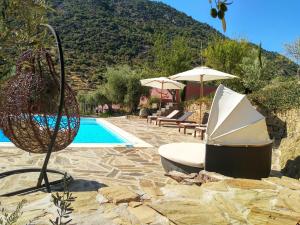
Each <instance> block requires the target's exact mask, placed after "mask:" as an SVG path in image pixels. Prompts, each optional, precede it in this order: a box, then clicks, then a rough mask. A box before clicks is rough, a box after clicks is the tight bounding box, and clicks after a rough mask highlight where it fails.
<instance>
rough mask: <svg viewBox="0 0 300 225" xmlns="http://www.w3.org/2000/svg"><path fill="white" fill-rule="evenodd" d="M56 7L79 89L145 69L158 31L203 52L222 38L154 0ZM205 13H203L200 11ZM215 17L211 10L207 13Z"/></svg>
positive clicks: (65, 1) (285, 65)
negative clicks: (116, 73) (126, 70)
mask: <svg viewBox="0 0 300 225" xmlns="http://www.w3.org/2000/svg"><path fill="white" fill-rule="evenodd" d="M50 2H51V5H52V6H53V8H55V9H56V13H55V14H51V15H49V22H50V23H51V24H53V25H54V26H55V27H56V28H57V29H58V31H59V32H60V34H61V37H62V40H63V45H64V49H65V53H66V55H67V57H66V58H67V68H68V71H69V74H71V76H69V77H72V78H71V80H72V85H73V86H74V87H75V89H85V88H87V89H88V88H92V87H93V86H94V84H95V83H98V82H101V77H102V76H101V74H102V73H103V71H105V68H106V66H110V65H114V64H123V63H127V64H131V65H133V64H134V65H139V64H141V63H143V62H145V61H147V60H148V59H149V49H150V48H151V46H152V45H153V41H154V38H155V36H156V34H158V33H166V34H168V36H169V37H170V38H171V37H173V36H175V35H183V36H186V37H188V38H189V39H190V45H191V47H192V48H193V49H195V50H197V51H199V52H200V46H201V42H202V43H203V47H205V46H206V45H207V43H208V41H209V40H210V38H211V37H212V35H219V36H221V35H222V34H221V33H219V32H218V31H216V30H215V29H213V28H212V27H210V26H209V25H207V24H205V23H200V22H198V21H196V20H194V19H193V18H191V17H189V16H187V15H185V14H184V13H181V12H179V11H177V10H175V9H173V8H172V7H169V6H167V5H165V4H163V3H160V2H153V1H148V0H86V1H83V0H51V1H50ZM199 13H201V12H199ZM202 13H209V12H202ZM264 54H265V55H266V56H267V57H268V58H271V59H274V60H276V61H277V65H278V70H281V71H283V72H282V74H284V75H290V74H294V73H295V71H296V66H295V64H293V63H292V62H290V61H289V60H288V59H287V58H285V57H282V56H280V55H279V54H277V53H273V52H267V51H265V52H264Z"/></svg>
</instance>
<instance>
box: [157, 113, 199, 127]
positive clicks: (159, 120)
mask: <svg viewBox="0 0 300 225" xmlns="http://www.w3.org/2000/svg"><path fill="white" fill-rule="evenodd" d="M192 114H193V112H185V113H184V114H183V115H182V116H181V117H179V118H178V119H168V118H158V119H157V122H158V126H161V125H162V123H163V122H165V123H171V124H175V125H178V124H179V123H182V122H186V123H195V121H188V120H187V119H188V118H189V117H190V116H191V115H192Z"/></svg>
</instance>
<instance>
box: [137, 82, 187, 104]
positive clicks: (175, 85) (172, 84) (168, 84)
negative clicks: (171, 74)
mask: <svg viewBox="0 0 300 225" xmlns="http://www.w3.org/2000/svg"><path fill="white" fill-rule="evenodd" d="M140 82H141V84H142V85H143V86H147V87H153V88H159V89H161V90H165V89H182V88H184V86H185V85H184V84H182V83H180V82H177V81H175V80H171V79H169V78H167V77H155V78H149V79H143V80H140ZM161 101H162V92H161V93H160V104H159V109H161Z"/></svg>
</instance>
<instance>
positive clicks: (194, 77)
mask: <svg viewBox="0 0 300 225" xmlns="http://www.w3.org/2000/svg"><path fill="white" fill-rule="evenodd" d="M169 78H170V79H172V80H185V81H198V82H200V84H201V86H200V98H202V97H203V82H204V81H213V80H223V79H233V78H238V77H237V76H234V75H231V74H228V73H224V72H221V71H218V70H215V69H212V68H209V67H206V66H200V67H196V68H194V69H191V70H188V71H185V72H182V73H178V74H175V75H173V76H170V77H169ZM200 120H201V104H200ZM200 122H201V121H200Z"/></svg>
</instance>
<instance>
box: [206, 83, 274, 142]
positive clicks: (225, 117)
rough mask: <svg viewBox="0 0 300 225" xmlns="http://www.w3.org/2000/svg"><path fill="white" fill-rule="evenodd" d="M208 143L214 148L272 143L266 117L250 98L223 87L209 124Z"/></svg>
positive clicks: (213, 105)
mask: <svg viewBox="0 0 300 225" xmlns="http://www.w3.org/2000/svg"><path fill="white" fill-rule="evenodd" d="M206 143H207V144H210V145H211V144H214V145H232V146H237V145H238V146H239V145H258V146H259V145H265V144H269V143H271V140H270V138H269V134H268V130H267V125H266V121H265V117H264V116H263V115H261V114H260V113H259V112H258V111H256V109H255V108H254V107H253V106H252V105H251V103H250V101H249V100H248V99H247V97H246V95H242V94H239V93H237V92H234V91H232V90H231V89H229V88H226V87H225V86H224V85H222V84H221V85H220V86H219V87H218V89H217V91H216V94H215V97H214V100H213V103H212V106H211V111H210V115H209V119H208V123H207V130H206Z"/></svg>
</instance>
